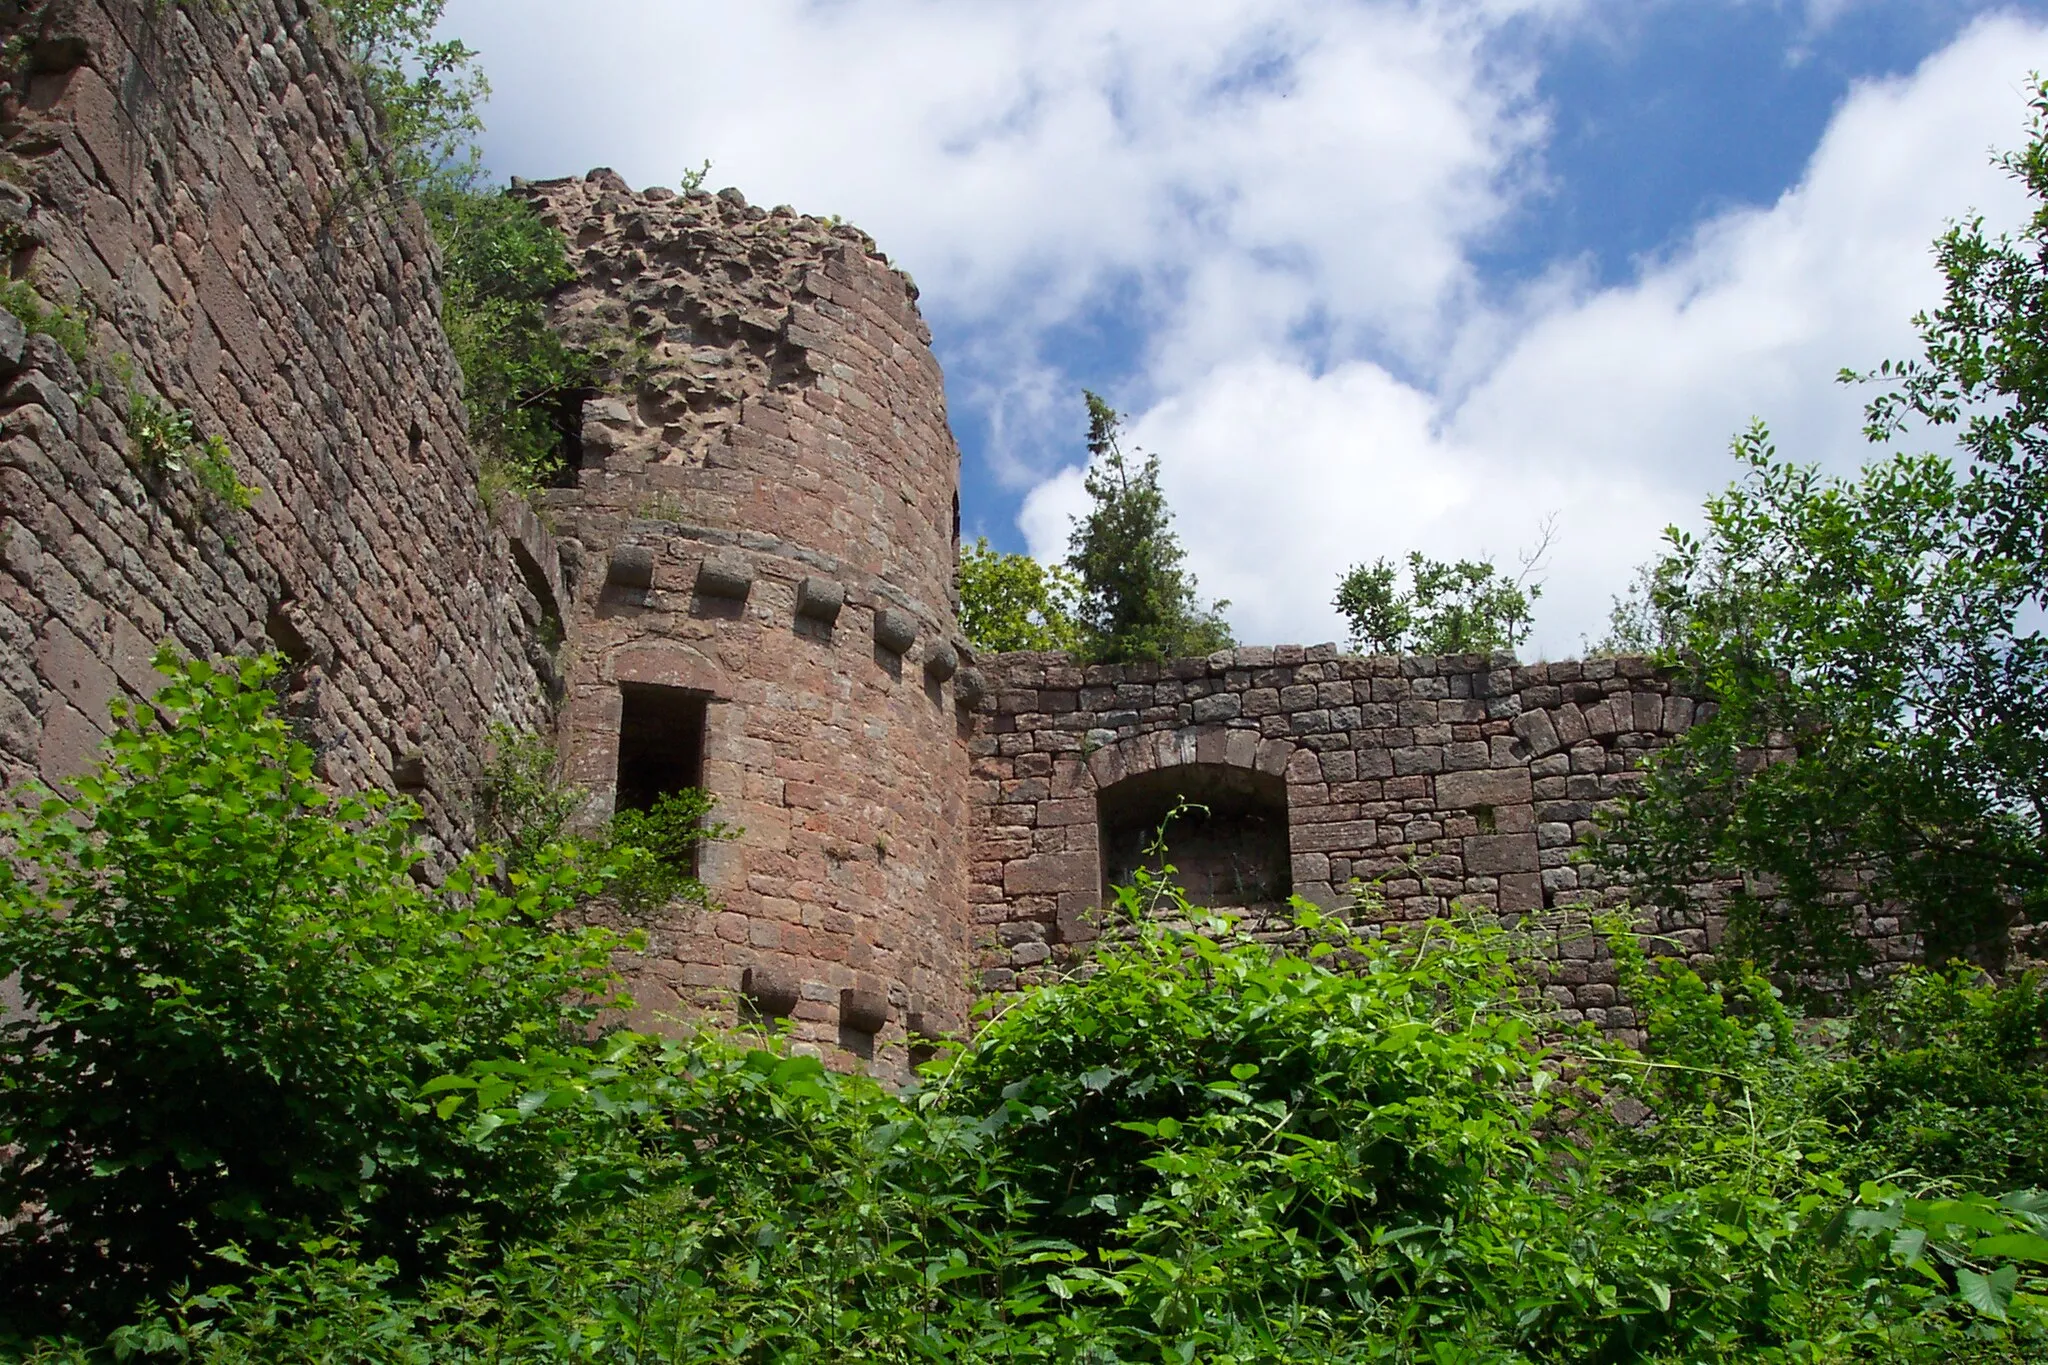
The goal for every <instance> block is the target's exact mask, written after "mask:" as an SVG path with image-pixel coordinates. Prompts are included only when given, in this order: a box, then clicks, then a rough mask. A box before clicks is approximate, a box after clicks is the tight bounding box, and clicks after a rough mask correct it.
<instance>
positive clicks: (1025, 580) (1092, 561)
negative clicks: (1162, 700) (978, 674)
mask: <svg viewBox="0 0 2048 1365" xmlns="http://www.w3.org/2000/svg"><path fill="white" fill-rule="evenodd" d="M1083 396H1084V397H1085V398H1086V399H1087V402H1088V460H1089V463H1088V468H1087V471H1086V475H1085V479H1084V486H1085V487H1086V488H1087V490H1088V496H1089V498H1090V499H1091V500H1092V504H1093V505H1092V506H1091V507H1090V508H1089V510H1088V512H1087V514H1086V515H1084V516H1079V517H1076V518H1074V520H1073V526H1072V528H1071V532H1070V534H1069V536H1068V547H1067V559H1066V562H1065V563H1064V564H1052V565H1048V564H1041V563H1040V562H1039V561H1037V560H1036V559H1033V558H1032V557H1031V556H1030V555H1023V554H1002V553H999V552H997V551H994V550H991V549H990V548H989V545H988V541H987V540H985V539H984V540H980V541H977V542H976V543H975V544H974V545H972V546H969V547H966V548H964V549H963V550H962V551H961V552H960V563H959V579H958V581H959V585H960V625H961V629H962V630H963V631H964V632H965V633H966V635H967V638H968V639H969V640H970V641H971V642H972V643H973V644H974V646H975V648H977V649H986V650H990V651H1001V650H1010V649H1060V650H1066V651H1067V652H1068V653H1070V654H1072V655H1074V657H1075V658H1077V659H1079V660H1081V661H1083V662H1087V663H1124V662H1129V661H1132V660H1138V659H1149V660H1160V659H1175V658H1186V657H1189V656H1192V655H1203V654H1212V653H1214V652H1215V651H1217V650H1219V649H1228V648H1230V647H1231V646H1232V645H1233V644H1235V643H1236V641H1235V640H1234V639H1233V638H1232V637H1231V634H1230V625H1229V623H1228V622H1227V621H1225V620H1224V618H1223V611H1224V609H1225V608H1226V607H1228V606H1229V605H1230V604H1229V603H1228V602H1214V603H1211V604H1210V605H1208V606H1203V605H1202V603H1201V599H1200V597H1199V595H1198V594H1197V592H1196V585H1195V579H1194V576H1193V575H1192V574H1190V573H1189V572H1188V571H1187V569H1186V567H1185V566H1184V565H1183V563H1182V561H1183V560H1184V559H1186V557H1187V552H1186V551H1185V550H1184V549H1182V548H1181V543H1180V537H1179V536H1177V535H1176V534H1175V533H1174V530H1173V512H1172V510H1171V509H1170V508H1169V507H1168V506H1167V505H1166V494H1165V493H1164V491H1163V490H1161V488H1160V486H1159V457H1158V456H1157V455H1152V454H1146V453H1145V452H1143V451H1140V452H1138V454H1137V456H1136V457H1132V456H1127V455H1125V454H1124V450H1123V441H1122V433H1123V418H1122V416H1121V415H1120V414H1119V413H1118V412H1117V411H1116V409H1115V408H1112V407H1111V406H1109V404H1108V403H1106V402H1104V401H1103V399H1102V398H1101V396H1100V395H1098V394H1094V393H1084V394H1083Z"/></svg>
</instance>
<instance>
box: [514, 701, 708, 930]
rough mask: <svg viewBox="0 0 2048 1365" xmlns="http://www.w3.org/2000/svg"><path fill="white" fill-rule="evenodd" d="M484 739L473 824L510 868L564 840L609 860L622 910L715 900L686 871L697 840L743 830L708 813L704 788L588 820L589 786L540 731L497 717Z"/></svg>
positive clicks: (586, 859)
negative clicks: (573, 780)
mask: <svg viewBox="0 0 2048 1365" xmlns="http://www.w3.org/2000/svg"><path fill="white" fill-rule="evenodd" d="M490 741H491V750H490V755H489V758H488V760H487V761H486V763H485V764H484V770H483V773H482V775H481V777H480V778H479V780H478V782H477V787H476V792H475V797H476V803H475V804H476V816H477V833H478V835H479V837H480V838H481V839H482V840H483V841H484V842H485V843H486V844H487V845H488V846H489V847H490V848H491V849H493V850H494V851H495V852H496V854H497V855H498V857H499V858H500V859H501V861H502V864H503V868H504V871H505V873H506V874H507V875H521V874H524V873H526V872H527V871H529V870H530V869H533V868H536V867H540V866H543V865H544V864H545V863H546V862H547V861H548V860H549V859H551V858H553V857H554V856H555V855H556V852H557V850H559V849H562V848H568V849H570V850H572V851H573V853H574V854H575V856H576V857H577V858H578V859H579V860H580V861H581V862H583V863H586V864H589V865H593V866H602V867H604V868H605V869H606V870H607V876H608V880H607V883H606V886H605V895H606V897H607V898H608V899H609V900H610V901H611V902H612V903H613V904H615V905H616V906H618V907H619V908H620V909H622V910H624V911H626V912H627V913H629V914H635V915H637V914H645V913H647V912H649V911H653V910H658V909H660V908H662V907H663V906H666V905H668V904H670V903H671V902H674V901H678V900H680V901H684V902H687V903H690V904H693V905H697V906H700V907H706V908H708V907H711V906H712V905H714V903H715V902H714V901H713V898H712V895H711V892H710V890H709V888H707V887H706V886H705V885H704V883H703V882H702V881H700V880H698V878H697V876H696V875H695V873H694V871H693V869H694V868H695V867H696V863H697V853H698V850H699V849H700V848H702V846H703V845H705V844H707V843H715V842H720V841H723V840H727V839H734V838H737V837H738V836H739V834H740V831H739V830H737V829H735V828H733V827H732V826H730V825H727V824H725V823H724V822H723V821H720V820H715V819H713V818H712V808H713V805H714V803H713V801H712V799H711V798H710V797H709V796H708V795H706V794H705V793H704V792H703V791H701V790H697V789H695V788H688V789H685V790H682V791H675V792H667V793H664V794H663V795H662V796H661V797H659V798H658V799H657V800H656V801H655V802H654V804H653V805H652V806H651V807H649V808H648V809H646V810H633V809H626V810H620V811H617V812H615V813H614V814H613V815H612V816H611V818H610V819H608V820H602V821H593V820H591V819H589V818H588V809H589V806H590V793H588V792H586V791H584V790H583V789H582V788H580V787H576V786H573V785H571V784H569V783H566V782H564V781H563V780H562V775H561V760H560V756H559V755H558V754H557V753H556V751H555V746H554V744H553V743H552V742H550V740H549V739H548V737H547V736H546V735H542V734H535V733H522V732H520V731H518V730H514V729H512V728H511V727H510V726H506V725H496V726H493V727H492V728H491V733H490Z"/></svg>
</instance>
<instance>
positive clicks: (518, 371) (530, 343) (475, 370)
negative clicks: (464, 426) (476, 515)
mask: <svg viewBox="0 0 2048 1365" xmlns="http://www.w3.org/2000/svg"><path fill="white" fill-rule="evenodd" d="M420 203H421V206H422V207H423V208H424V209H425V210H426V215H427V223H428V225H429V226H430V227H431V228H432V229H433V231H434V236H435V238H436V239H437V240H438V241H439V242H440V244H441V261H442V268H443V274H442V282H441V289H442V295H441V300H442V315H441V321H442V326H443V328H444V329H445V330H446V331H447V333H448V344H449V346H450V347H451V348H452V349H453V350H454V352H455V358H456V360H457V361H458V362H459V363H460V364H461V366H462V376H463V382H464V398H465V401H466V403H467V405H468V408H469V432H470V439H471V440H472V441H473V442H475V444H476V445H477V447H478V449H479V450H480V451H481V452H482V453H483V456H484V461H485V464H486V477H487V479H488V480H490V481H491V482H494V483H502V484H503V485H505V486H507V487H509V488H511V489H513V490H515V491H520V492H524V491H528V490H531V489H534V488H540V487H545V486H547V485H549V484H551V483H554V482H557V481H559V480H560V479H561V477H562V476H563V474H564V473H565V472H566V471H565V469H564V466H563V461H562V441H563V437H562V431H561V427H560V421H561V417H560V412H559V410H560V408H561V407H562V405H563V402H564V400H565V399H573V398H574V397H575V396H576V395H578V394H579V393H580V392H581V391H583V390H585V389H587V388H589V387H591V386H592V385H593V384H594V383H595V382H596V379H597V375H598V368H599V367H598V362H597V360H596V358H595V357H593V356H592V355H591V354H590V353H589V352H587V351H584V350H581V349H578V348H576V347H572V346H570V345H568V344H567V343H566V342H564V341H563V340H562V339H561V337H560V336H558V335H557V334H556V333H555V332H554V331H553V329H551V328H550V327H549V326H548V320H547V303H548V299H549V297H550V296H551V295H552V294H553V293H554V291H555V290H556V289H557V288H559V287H560V286H562V285H564V284H566V283H568V282H569V281H570V280H572V279H574V278H575V272H574V271H573V270H572V269H570V267H569V258H568V254H567V251H566V249H565V248H564V246H563V242H562V236H561V234H560V233H558V232H556V231H555V230H554V229H553V228H551V227H549V226H548V225H547V224H546V223H544V222H542V221H541V219H540V216H539V215H538V214H536V213H535V212H534V211H533V209H532V207H531V206H530V205H528V204H527V203H526V202H525V201H523V200H520V199H517V198H514V197H513V196H512V195H510V194H507V193H506V192H505V191H503V190H483V189H479V188H477V187H476V186H474V185H473V184H469V183H450V182H446V181H444V182H442V183H438V184H434V185H431V186H429V187H427V188H425V189H424V190H423V191H422V193H421V196H420ZM579 420H580V418H579Z"/></svg>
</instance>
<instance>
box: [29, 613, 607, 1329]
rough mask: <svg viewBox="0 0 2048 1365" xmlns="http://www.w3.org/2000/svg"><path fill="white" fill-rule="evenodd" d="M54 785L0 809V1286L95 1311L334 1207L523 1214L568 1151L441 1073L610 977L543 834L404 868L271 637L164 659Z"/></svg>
mask: <svg viewBox="0 0 2048 1365" xmlns="http://www.w3.org/2000/svg"><path fill="white" fill-rule="evenodd" d="M158 668H159V669H160V670H161V671H162V672H163V673H164V674H165V675H166V677H167V682H166V684H165V685H164V687H163V688H162V690H161V691H160V692H158V693H157V695H156V697H155V699H154V701H153V702H152V703H150V704H149V705H147V706H141V707H127V706H120V707H118V708H117V711H116V717H117V720H118V721H119V722H120V723H119V727H118V729H117V730H116V732H115V734H114V736H113V738H112V739H111V740H109V741H108V746H107V755H106V758H105V760H104V761H103V762H102V764H101V765H100V766H99V768H98V769H97V770H96V771H94V772H92V773H90V774H88V775H86V776H84V777H81V778H79V779H77V781H76V783H75V787H76V793H77V794H76V795H75V796H72V797H64V796H58V795H55V794H50V793H45V794H43V796H42V798H41V799H40V802H39V803H38V804H36V806H35V807H34V808H33V809H32V810H29V811H28V812H26V813H17V814H8V815H6V816H4V817H0V841H4V845H5V846H6V847H7V848H9V849H10V856H9V857H8V858H7V859H6V861H5V863H4V865H0V976H6V975H9V974H18V980H19V983H20V989H21V995H22V998H23V1000H24V1001H25V1003H26V1005H27V1007H28V1008H27V1013H25V1014H23V1015H21V1016H18V1017H15V1018H11V1019H8V1020H6V1021H5V1022H4V1023H0V1145H9V1144H11V1145H13V1146H14V1147H16V1148H17V1149H18V1155H17V1156H16V1157H15V1158H13V1159H11V1160H9V1161H6V1162H4V1163H0V1219H17V1220H19V1221H18V1222H17V1223H16V1224H15V1225H14V1226H13V1227H12V1228H10V1229H9V1230H8V1231H6V1232H5V1233H0V1258H4V1264H5V1270H4V1273H0V1283H4V1284H5V1285H6V1286H7V1297H8V1300H9V1303H8V1306H7V1311H8V1312H10V1313H12V1314H15V1315H17V1316H25V1317H33V1316H35V1315H36V1314H38V1313H54V1312H57V1311H58V1310H59V1309H60V1308H61V1309H62V1310H64V1311H67V1312H79V1313H86V1314H94V1313H103V1312H106V1311H109V1310H111V1309H115V1308H118V1307H119V1306H121V1305H122V1304H124V1303H126V1302H127V1301H129V1300H130V1299H132V1297H133V1296H134V1295H136V1294H138V1293H142V1292H146V1291H151V1290H160V1289H162V1288H164V1287H167V1286H169V1285H171V1284H174V1283H177V1282H178V1281H179V1280H181V1279H183V1278H184V1277H185V1276H187V1275H188V1274H190V1273H191V1271H192V1267H193V1265H194V1262H195V1259H196V1258H197V1257H198V1256H200V1255H201V1254H202V1253H204V1252H205V1251H207V1250H208V1249H210V1248H213V1247H217V1246H220V1245H222V1244H224V1243H227V1242H229V1241H234V1242H239V1243H241V1244H243V1245H246V1246H251V1247H268V1248H272V1249H275V1248H277V1247H280V1246H285V1245H288V1244H289V1243H290V1242H291V1241H292V1240H293V1239H295V1238H297V1237H300V1236H302V1235H305V1233H306V1232H307V1231H308V1230H309V1229H312V1228H316V1227H319V1226H323V1225H326V1224H329V1223H331V1222H333V1221H334V1220H336V1219H339V1218H343V1217H350V1218H354V1219H356V1220H357V1222H358V1225H359V1227H360V1228H361V1229H362V1236H363V1237H364V1238H365V1239H366V1240H367V1241H368V1242H369V1243H371V1244H372V1245H375V1246H379V1247H389V1248H404V1249H405V1251H406V1254H407V1255H409V1256H410V1257H412V1258H413V1259H417V1255H418V1251H419V1248H420V1246H421V1244H422V1242H423V1241H428V1240H431V1239H432V1238H433V1237H435V1236H436V1235H438V1234H437V1229H441V1228H443V1227H444V1226H445V1225H446V1224H447V1223H448V1222H449V1220H450V1219H452V1218H454V1217H455V1216H457V1215H459V1214H470V1215H476V1216H482V1217H485V1218H486V1219H487V1220H489V1221H490V1222H491V1224H492V1225H493V1226H495V1227H500V1228H502V1227H504V1226H506V1225H508V1224H509V1223H510V1222H511V1221H513V1220H515V1219H518V1218H523V1217H529V1216H532V1214H533V1212H534V1210H535V1209H537V1208H538V1207H540V1206H542V1205H544V1204H545V1203H546V1201H547V1199H548V1198H549V1197H550V1195H551V1193H552V1192H553V1187H554V1184H555V1181H556V1177H557V1172H556V1169H555V1166H554V1163H553V1160H552V1157H551V1154H550V1153H549V1152H548V1151H547V1150H546V1144H545V1143H544V1142H543V1141H542V1140H541V1138H542V1136H543V1135H542V1133H541V1130H539V1129H537V1128H536V1129H534V1130H531V1132H530V1133H529V1134H528V1135H527V1136H526V1137H524V1138H522V1139H520V1140H501V1141H495V1142H486V1141H484V1140H483V1139H485V1138H488V1137H490V1133H489V1131H488V1130H486V1131H485V1132H482V1133H477V1132H473V1131H470V1130H465V1129H464V1128H462V1127H460V1126H454V1125H450V1124H448V1123H446V1122H444V1121H442V1120H441V1119H439V1118H437V1117H436V1116H435V1114H434V1113H433V1112H432V1110H433V1106H432V1105H431V1104H430V1103H428V1102H427V1101H425V1100H423V1099H420V1098H417V1097H416V1095H415V1091H416V1089H417V1087H419V1086H421V1085H423V1084H424V1083H426V1082H427V1081H429V1080H431V1079H433V1078H434V1077H437V1076H440V1075H442V1074H444V1073H446V1072H449V1071H452V1070H456V1069H460V1068H463V1067H468V1066H473V1065H478V1064H482V1063H485V1062H491V1061H510V1062H516V1061H519V1060H520V1059H522V1058H525V1057H527V1056H528V1055H529V1054H536V1053H544V1052H547V1051H549V1050H559V1049H562V1048H564V1047H565V1046H567V1045H569V1044H570V1043H571V1041H572V1040H573V1038H575V1037H576V1036H578V1033H577V1031H578V1030H580V1029H582V1028H583V1027H584V1026H585V1025H586V1024H587V1023H588V1022H589V1021H590V1020H592V1019H593V1018H594V1017H595V1015H596V1012H597V1007H598V1005H599V1004H600V1003H602V1002H604V1001H606V1000H608V999H610V998H611V995H612V977H611V972H610V965H609V962H610V953H611V952H612V950H613V949H615V948H616V947H618V946H620V945H619V942H618V941H617V940H615V939H614V938H613V937H611V936H610V935H607V934H605V933H602V932H599V931H584V932H579V933H574V934H564V933H558V932H556V931H555V930H554V929H553V928H552V927H551V925H550V919H551V917H552V916H553V915H554V914H555V913H557V912H559V911H561V910H564V909H566V908H568V907H569V906H570V905H571V904H573V903H574V901H575V900H576V899H577V898H578V897H579V896H581V895H584V894H587V893H588V892H589V891H590V890H591V889H592V887H593V885H594V884H595V883H594V879H593V877H592V876H591V875H590V874H589V873H588V872H586V871H584V870H582V869H579V868H578V867H577V866H575V865H574V864H573V863H572V862H570V861H568V860H566V859H565V858H563V857H562V856H561V855H559V854H556V855H552V856H550V857H545V858H541V859H537V860H536V862H535V864H534V866H533V867H532V868H531V869H530V870H528V871H527V872H524V873H522V874H520V875H519V876H518V877H516V878H514V880H513V884H512V886H511V888H510V889H509V891H502V892H501V891H499V890H496V889H494V888H493V887H492V886H491V884H490V883H489V882H488V881H486V880H485V879H483V878H482V877H480V876H479V875H478V868H477V867H476V866H475V865H474V864H472V865H469V866H465V867H464V868H462V869H461V870H459V871H458V872H457V873H456V874H455V875H454V876H452V877H451V878H450V879H449V880H448V882H447V883H446V884H445V885H444V886H442V887H440V888H438V889H432V890H430V889H427V888H424V887H422V886H421V885H420V884H419V883H418V882H417V881H415V879H414V878H413V876H412V875H411V873H412V870H413V868H414V866H415V864H416V862H417V854H416V853H415V852H414V851H413V849H412V844H413V840H412V837H411V835H410V833H409V824H410V821H411V820H412V819H413V818H415V815H416V812H415V811H414V809H413V808H412V807H410V806H408V805H406V804H404V803H389V804H387V802H386V801H385V800H384V799H382V798H381V797H379V796H378V795H376V794H374V793H373V794H368V795H364V796H361V797H346V798H339V797H334V796H331V795H329V794H328V793H327V792H325V791H323V790H322V789H321V788H320V787H319V786H318V785H317V784H316V783H315V782H314V780H313V777H312V769H313V755H312V753H311V752H310V751H309V750H308V749H306V748H305V747H304V746H303V745H300V744H297V743H294V742H293V741H292V740H291V738H290V736H289V733H288V731H287V728H286V726H285V724H284V722H282V721H281V720H279V719H278V718H277V717H276V716H275V715H273V714H271V706H272V702H273V694H272V693H271V691H270V690H269V688H268V687H267V685H266V684H267V683H268V681H269V680H270V678H271V677H272V676H273V674H274V673H275V672H276V671H277V668H278V664H277V662H276V661H275V660H274V659H261V660H249V661H240V662H228V663H222V664H218V665H214V664H207V663H180V662H178V661H176V660H175V659H174V658H173V657H171V656H170V655H169V654H168V653H166V654H164V655H160V656H159V659H158Z"/></svg>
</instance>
